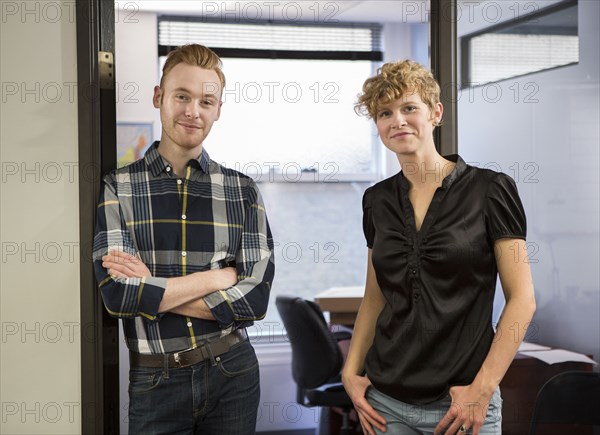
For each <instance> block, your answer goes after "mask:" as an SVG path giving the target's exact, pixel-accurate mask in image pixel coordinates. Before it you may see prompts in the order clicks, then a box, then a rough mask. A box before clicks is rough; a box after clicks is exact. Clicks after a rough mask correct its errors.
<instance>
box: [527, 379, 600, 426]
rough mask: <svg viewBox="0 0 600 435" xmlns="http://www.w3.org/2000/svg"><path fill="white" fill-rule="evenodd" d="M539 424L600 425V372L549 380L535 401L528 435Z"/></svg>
mask: <svg viewBox="0 0 600 435" xmlns="http://www.w3.org/2000/svg"><path fill="white" fill-rule="evenodd" d="M538 424H581V425H588V426H594V425H600V373H592V372H582V371H569V372H564V373H560V374H558V375H556V376H554V377H552V378H550V380H548V382H546V383H545V384H544V385H543V386H542V388H541V389H540V391H539V393H538V395H537V398H536V400H535V408H534V410H533V417H532V418H531V428H530V431H529V435H534V434H535V433H536V426H537V425H538ZM569 433H571V434H572V433H573V432H569Z"/></svg>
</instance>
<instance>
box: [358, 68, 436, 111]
mask: <svg viewBox="0 0 600 435" xmlns="http://www.w3.org/2000/svg"><path fill="white" fill-rule="evenodd" d="M440 92H441V91H440V85H439V84H438V83H437V81H436V80H435V78H434V77H433V74H432V73H431V71H429V70H428V69H427V68H425V67H424V66H423V65H421V64H420V63H417V62H414V61H412V60H403V61H399V62H389V63H386V64H384V65H383V66H382V67H381V68H379V69H378V70H377V75H376V76H374V77H370V78H368V79H367V80H366V81H365V83H364V85H363V88H362V94H359V96H358V100H357V102H356V104H355V105H354V110H355V111H356V113H358V114H359V115H363V116H368V117H369V118H371V119H375V120H376V119H377V112H378V110H379V109H380V108H381V106H382V105H384V104H388V103H391V102H392V101H395V100H397V99H399V98H401V97H402V96H403V95H407V94H412V93H417V94H419V96H420V97H421V99H422V100H423V102H424V103H425V104H426V105H427V107H429V110H430V111H431V113H433V112H434V111H435V109H436V105H437V104H438V103H439V102H440Z"/></svg>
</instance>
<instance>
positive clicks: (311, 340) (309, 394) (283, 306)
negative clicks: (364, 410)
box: [275, 296, 354, 435]
mask: <svg viewBox="0 0 600 435" xmlns="http://www.w3.org/2000/svg"><path fill="white" fill-rule="evenodd" d="M275 304H276V305H277V310H278V311H279V314H280V315H281V319H282V320H283V324H284V325H285V329H286V330H287V335H288V337H289V339H290V344H291V346H292V377H293V378H294V381H295V382H296V386H297V394H296V401H297V402H298V403H299V404H301V405H303V406H306V407H313V406H320V407H332V406H334V407H339V408H341V409H342V418H343V423H342V428H341V430H340V434H342V435H351V434H353V433H354V432H353V430H352V428H351V427H350V419H349V414H350V411H351V410H352V401H351V400H350V397H348V394H346V391H345V390H344V387H343V385H342V383H341V377H340V370H341V368H342V364H343V362H344V360H343V356H342V351H341V350H340V348H339V346H338V339H344V338H350V334H348V333H346V332H344V331H340V332H339V333H338V334H336V335H337V336H338V337H337V338H336V336H334V334H333V333H332V332H331V331H330V330H329V328H328V327H327V322H326V321H325V318H324V317H323V313H322V311H321V309H320V308H319V306H318V305H317V304H315V303H314V302H311V301H307V300H304V299H302V298H298V297H291V296H278V297H277V298H276V300H275ZM321 429H323V428H322V426H321Z"/></svg>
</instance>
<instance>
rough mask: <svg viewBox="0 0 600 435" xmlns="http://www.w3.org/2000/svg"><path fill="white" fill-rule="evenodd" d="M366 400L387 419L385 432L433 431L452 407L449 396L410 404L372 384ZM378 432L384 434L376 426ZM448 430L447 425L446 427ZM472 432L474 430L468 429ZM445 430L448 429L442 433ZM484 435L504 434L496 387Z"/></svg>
mask: <svg viewBox="0 0 600 435" xmlns="http://www.w3.org/2000/svg"><path fill="white" fill-rule="evenodd" d="M366 398H367V401H368V402H369V404H370V405H371V406H372V407H373V408H374V409H375V411H377V412H378V413H379V414H381V415H382V416H383V418H385V421H386V422H387V432H385V433H386V434H394V435H422V434H433V430H434V429H435V427H436V426H437V425H438V423H439V422H440V420H441V419H442V418H443V417H444V415H446V412H448V410H449V409H450V404H451V401H450V396H449V395H448V396H446V397H445V398H444V399H442V400H438V401H437V402H433V403H430V404H428V405H422V406H419V405H410V404H408V403H404V402H401V401H399V400H396V399H393V398H391V397H390V396H388V395H386V394H383V393H382V392H381V391H378V390H376V389H375V388H374V387H373V386H370V387H369V388H368V390H367V396H366ZM373 429H374V430H375V433H377V434H382V433H383V432H380V431H379V430H377V428H376V427H373ZM446 429H447V428H446ZM467 432H468V433H471V431H470V430H469V431H467ZM443 433H445V432H443ZM479 433H480V434H481V435H501V434H502V397H501V396H500V388H497V389H496V391H495V392H494V395H493V396H492V399H491V400H490V405H489V407H488V409H487V414H486V416H485V421H484V423H483V426H481V428H480V429H479Z"/></svg>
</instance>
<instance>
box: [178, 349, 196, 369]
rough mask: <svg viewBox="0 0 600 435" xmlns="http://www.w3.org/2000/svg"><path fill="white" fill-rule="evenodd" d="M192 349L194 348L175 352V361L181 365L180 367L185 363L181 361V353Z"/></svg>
mask: <svg viewBox="0 0 600 435" xmlns="http://www.w3.org/2000/svg"><path fill="white" fill-rule="evenodd" d="M191 350H193V349H186V350H182V351H180V352H175V353H174V354H173V359H174V360H175V363H176V364H177V365H178V366H179V368H182V367H183V364H182V363H181V354H184V353H186V352H189V351H191Z"/></svg>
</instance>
